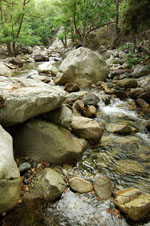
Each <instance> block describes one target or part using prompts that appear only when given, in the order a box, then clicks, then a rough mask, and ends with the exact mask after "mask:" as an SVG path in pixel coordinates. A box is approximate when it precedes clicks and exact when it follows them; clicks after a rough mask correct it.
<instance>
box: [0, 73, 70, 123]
mask: <svg viewBox="0 0 150 226" xmlns="http://www.w3.org/2000/svg"><path fill="white" fill-rule="evenodd" d="M0 90H1V95H2V97H3V99H4V100H5V102H4V107H3V108H0V123H1V124H5V125H15V124H17V123H22V122H24V121H26V120H28V119H30V118H32V117H34V116H37V115H40V114H43V113H46V112H49V111H51V110H54V109H56V108H58V107H60V106H61V104H62V103H63V101H64V100H65V96H66V93H65V92H64V91H63V90H62V89H60V88H59V87H54V86H51V85H47V84H44V83H43V82H40V81H34V80H33V79H27V78H5V77H0Z"/></svg>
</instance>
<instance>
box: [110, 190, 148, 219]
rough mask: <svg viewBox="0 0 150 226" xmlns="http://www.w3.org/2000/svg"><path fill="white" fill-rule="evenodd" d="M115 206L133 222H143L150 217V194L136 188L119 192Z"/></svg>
mask: <svg viewBox="0 0 150 226" xmlns="http://www.w3.org/2000/svg"><path fill="white" fill-rule="evenodd" d="M114 204H115V205H116V206H117V207H118V208H119V209H120V210H121V211H122V212H123V213H125V214H127V215H128V217H130V218H131V219H132V220H133V221H141V220H144V219H147V218H149V217H150V194H147V193H145V192H142V191H140V190H138V189H136V188H126V189H123V190H120V191H118V192H117V193H116V198H115V199H114Z"/></svg>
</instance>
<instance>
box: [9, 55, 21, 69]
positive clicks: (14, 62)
mask: <svg viewBox="0 0 150 226" xmlns="http://www.w3.org/2000/svg"><path fill="white" fill-rule="evenodd" d="M9 62H10V63H12V64H14V65H17V66H19V67H23V62H22V61H21V60H20V59H19V58H17V57H14V58H12V59H11V60H10V61H9Z"/></svg>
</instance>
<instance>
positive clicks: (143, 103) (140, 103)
mask: <svg viewBox="0 0 150 226" xmlns="http://www.w3.org/2000/svg"><path fill="white" fill-rule="evenodd" d="M136 105H137V107H140V108H147V109H148V108H149V107H150V106H149V104H148V103H146V101H145V100H143V99H142V98H138V99H137V100H136Z"/></svg>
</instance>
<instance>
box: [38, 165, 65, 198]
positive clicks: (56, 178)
mask: <svg viewBox="0 0 150 226" xmlns="http://www.w3.org/2000/svg"><path fill="white" fill-rule="evenodd" d="M35 183H36V191H37V193H38V194H39V196H40V197H42V198H44V199H45V200H48V201H54V200H56V199H57V198H59V197H60V196H61V194H62V193H63V192H64V190H65V188H66V183H65V181H64V179H63V178H62V177H61V176H60V175H59V174H58V173H57V172H56V171H55V170H53V169H50V168H46V169H44V170H43V171H42V172H41V173H40V174H39V175H38V176H37V180H36V182H35Z"/></svg>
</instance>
